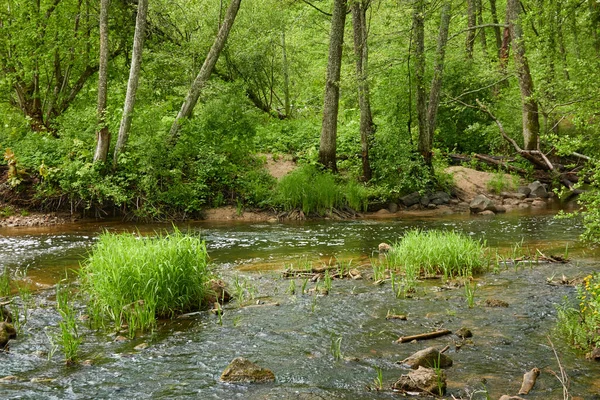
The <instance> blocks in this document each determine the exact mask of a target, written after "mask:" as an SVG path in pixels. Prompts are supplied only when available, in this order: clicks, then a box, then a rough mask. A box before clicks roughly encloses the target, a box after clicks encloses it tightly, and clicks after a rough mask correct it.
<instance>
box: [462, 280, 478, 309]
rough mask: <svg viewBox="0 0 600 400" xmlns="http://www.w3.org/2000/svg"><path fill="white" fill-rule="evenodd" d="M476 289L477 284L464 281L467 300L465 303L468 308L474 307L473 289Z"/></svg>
mask: <svg viewBox="0 0 600 400" xmlns="http://www.w3.org/2000/svg"><path fill="white" fill-rule="evenodd" d="M476 290H477V284H476V283H475V282H473V284H470V283H469V282H465V299H466V300H467V305H468V306H469V308H473V307H475V291H476Z"/></svg>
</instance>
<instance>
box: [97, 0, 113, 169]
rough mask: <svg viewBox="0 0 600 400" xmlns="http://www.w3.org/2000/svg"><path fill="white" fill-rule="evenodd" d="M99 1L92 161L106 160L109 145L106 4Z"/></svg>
mask: <svg viewBox="0 0 600 400" xmlns="http://www.w3.org/2000/svg"><path fill="white" fill-rule="evenodd" d="M109 2H110V0H101V1H100V62H99V64H98V129H99V130H98V132H96V152H95V154H94V162H106V158H107V157H108V149H109V147H110V132H109V130H108V126H107V125H106V98H107V91H108V5H109Z"/></svg>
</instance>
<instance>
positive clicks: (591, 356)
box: [585, 347, 600, 361]
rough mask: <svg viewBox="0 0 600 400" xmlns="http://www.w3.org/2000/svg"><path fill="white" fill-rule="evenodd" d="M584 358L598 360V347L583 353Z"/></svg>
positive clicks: (599, 358)
mask: <svg viewBox="0 0 600 400" xmlns="http://www.w3.org/2000/svg"><path fill="white" fill-rule="evenodd" d="M585 358H587V359H589V360H596V361H599V360H600V347H595V348H594V349H593V350H592V351H590V352H589V353H587V354H586V355H585Z"/></svg>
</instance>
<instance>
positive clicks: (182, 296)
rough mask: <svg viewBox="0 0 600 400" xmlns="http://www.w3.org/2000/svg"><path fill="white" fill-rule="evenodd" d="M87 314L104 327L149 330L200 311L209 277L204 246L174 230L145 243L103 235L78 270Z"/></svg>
mask: <svg viewBox="0 0 600 400" xmlns="http://www.w3.org/2000/svg"><path fill="white" fill-rule="evenodd" d="M80 277H81V282H82V289H83V291H84V292H85V293H87V295H88V296H89V308H90V314H91V316H92V317H93V319H94V320H95V321H96V322H98V323H100V324H102V325H104V323H105V322H106V321H107V320H109V321H113V322H114V324H115V328H116V329H119V328H120V326H121V324H123V323H127V324H128V325H129V330H130V334H132V333H134V332H135V330H137V329H141V330H147V329H150V328H152V327H153V326H154V325H155V323H156V318H157V317H159V318H166V317H169V318H172V317H173V316H174V315H176V314H178V313H182V312H187V311H192V310H197V309H199V308H201V307H202V306H203V305H204V301H205V299H206V297H207V296H206V295H207V282H208V281H209V280H210V279H211V277H212V275H211V271H210V269H209V266H208V262H207V254H206V246H205V244H204V242H203V241H202V240H201V239H200V238H199V237H197V236H194V235H184V234H183V233H181V232H180V231H178V230H175V232H173V233H171V234H169V235H165V236H163V235H159V236H157V237H149V238H144V237H140V236H139V235H134V234H130V233H124V234H112V233H103V234H102V235H101V236H100V238H99V241H98V243H97V244H96V246H95V247H94V249H93V252H92V253H91V255H90V256H89V258H88V259H87V261H86V262H85V263H84V264H83V265H82V268H81V270H80Z"/></svg>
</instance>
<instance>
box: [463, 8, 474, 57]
mask: <svg viewBox="0 0 600 400" xmlns="http://www.w3.org/2000/svg"><path fill="white" fill-rule="evenodd" d="M475 1H476V0H467V28H469V30H468V31H467V41H466V43H465V44H466V51H467V58H468V59H472V58H473V45H474V43H475V29H472V28H473V27H474V26H475V24H476V19H475V18H476V15H475Z"/></svg>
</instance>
